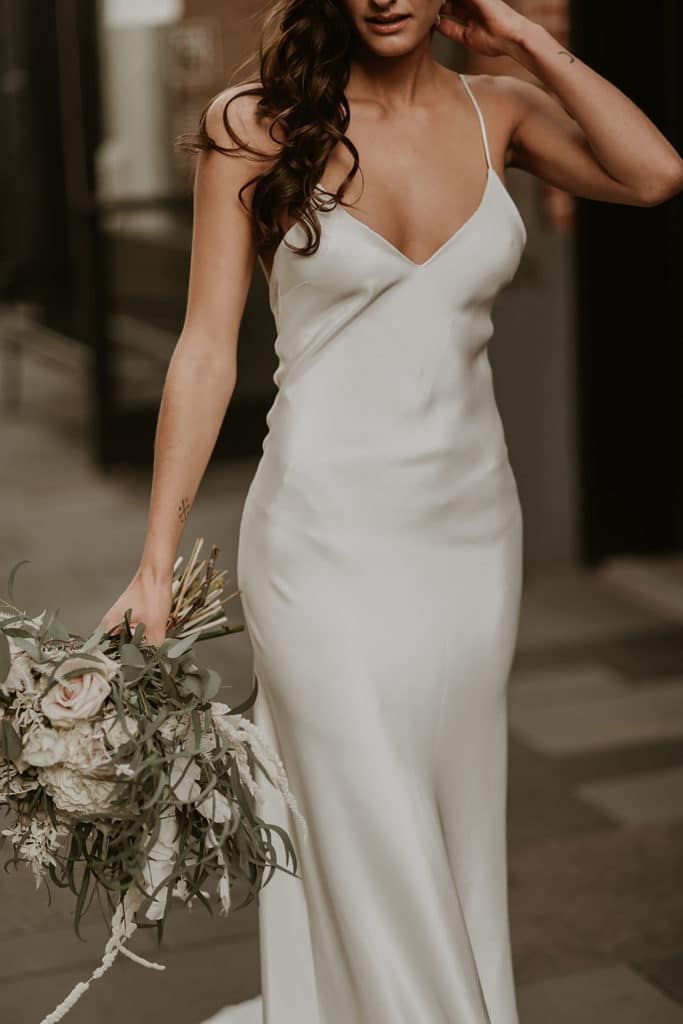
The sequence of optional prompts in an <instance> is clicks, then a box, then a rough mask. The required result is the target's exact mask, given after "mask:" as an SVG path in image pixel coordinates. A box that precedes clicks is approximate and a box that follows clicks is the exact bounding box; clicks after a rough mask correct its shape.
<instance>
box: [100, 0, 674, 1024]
mask: <svg viewBox="0 0 683 1024" xmlns="http://www.w3.org/2000/svg"><path fill="white" fill-rule="evenodd" d="M435 29H436V30H437V31H439V32H442V33H443V34H444V35H446V36H448V37H449V38H451V39H454V40H457V41H459V42H460V43H463V44H464V45H465V46H467V47H469V48H471V49H472V50H473V51H476V52H477V53H479V54H484V55H489V56H498V55H507V56H508V57H512V58H514V59H515V60H516V61H518V62H519V63H520V64H522V65H524V67H526V68H527V69H528V70H530V71H531V72H532V73H533V75H535V76H536V78H537V79H539V80H540V81H541V82H542V83H543V84H544V85H545V86H546V87H547V90H548V91H547V92H546V91H544V90H543V89H540V88H538V87H537V86H535V85H532V84H530V83H529V82H524V81H520V80H518V79H516V78H513V77H495V78H494V77H489V76H473V77H472V78H465V77H461V76H459V75H457V74H455V73H452V72H451V71H449V70H446V69H445V68H444V67H442V66H440V65H438V64H437V63H436V62H435V60H434V59H433V56H432V53H431V48H430V42H431V35H432V33H433V31H434V30H435ZM202 124H203V127H204V129H205V131H204V134H203V138H204V142H203V145H204V146H206V147H208V148H206V149H205V150H202V152H201V153H200V155H199V159H198V163H197V171H196V180H195V225H194V240H193V252H192V266H191V275H190V282H189V295H188V307H187V316H186V320H185V323H184V326H183V330H182V334H181V337H180V339H179V342H178V345H177V348H176V350H175V352H174V355H173V358H172V360H171V364H170V367H169V371H168V378H167V381H166V385H165V389H164V395H163V400H162V404H161V410H160V417H159V424H158V431H157V440H156V461H155V472H154V479H153V487H152V497H151V507H150V517H149V524H148V531H147V536H146V540H145V545H144V550H143V553H142V558H141V564H140V568H139V570H138V572H137V574H136V576H135V578H134V580H133V581H132V582H131V584H130V586H129V587H128V588H127V590H126V591H125V593H124V594H123V595H122V596H121V598H120V599H119V600H118V601H117V602H116V604H115V605H114V606H113V608H112V609H111V610H110V612H109V613H108V614H107V616H105V619H104V620H103V621H104V623H105V624H106V625H114V624H116V623H117V622H120V619H121V615H122V613H123V610H124V609H126V608H128V607H132V608H133V610H134V619H135V620H138V621H143V622H144V623H145V624H146V628H147V636H148V638H149V639H150V640H151V641H152V642H159V641H161V639H162V638H163V632H164V630H163V624H164V622H165V620H166V614H167V611H168V607H169V601H170V598H169V579H170V575H171V569H172V564H173V560H174V555H175V552H176V548H177V545H178V541H179V538H180V535H181V531H182V527H183V524H184V522H185V520H186V518H187V513H188V510H189V508H190V506H191V504H192V501H193V499H194V497H195V494H196V491H197V488H198V486H199V482H200V479H201V477H202V475H203V472H204V469H205V466H206V464H207V461H208V459H209V455H210V453H211V450H212V447H213V444H214V441H215V438H216V435H217V432H218V429H219V426H220V424H221V421H222V418H223V415H224V412H225V409H226V406H227V404H228V402H229V399H230V396H231V394H232V391H233V387H234V384H235V350H236V345H237V336H238V327H239V324H240V319H241V316H242V312H243V308H244V303H245V299H246V295H247V290H248V288H249V284H250V279H251V276H252V273H253V269H254V263H255V259H256V257H257V256H258V257H260V259H261V261H262V265H263V269H264V271H265V272H266V274H267V275H269V279H270V285H269V287H270V301H271V305H272V309H273V312H274V315H275V318H276V321H277V326H278V339H277V342H276V351H277V354H278V356H279V366H278V370H277V372H276V375H275V381H276V383H277V384H278V395H277V398H276V400H275V402H274V404H273V406H272V408H271V410H270V412H269V414H268V435H267V437H266V440H265V442H264V450H263V455H262V458H261V460H260V462H259V465H258V468H257V471H256V475H255V477H254V479H253V481H252V483H251V486H250V488H249V493H248V495H247V498H246V502H245V506H244V511H243V515H242V521H241V525H240V535H239V551H238V564H237V577H238V585H239V587H240V589H241V592H242V598H243V608H244V615H245V621H246V624H247V627H248V630H249V635H250V638H251V641H252V645H253V651H254V668H255V672H256V675H257V677H258V680H259V683H260V694H259V699H258V702H257V705H256V709H255V716H256V721H257V722H258V723H259V724H260V725H261V726H262V727H263V728H264V730H266V731H267V734H268V736H269V738H270V739H271V742H273V743H275V744H277V746H278V749H279V751H280V753H281V756H282V758H283V760H284V763H285V766H286V768H287V770H288V773H289V777H290V781H291V784H292V788H293V790H294V791H295V793H296V794H297V798H298V800H299V803H300V805H301V809H302V812H303V814H304V816H305V817H306V819H307V822H308V826H309V835H308V838H307V839H306V841H304V839H303V836H302V835H300V834H299V832H298V830H297V824H296V822H294V821H292V820H291V819H290V818H289V817H288V816H287V815H286V814H285V812H284V809H283V808H282V807H281V806H279V804H278V803H277V802H276V801H275V800H274V799H273V798H271V797H269V798H267V799H264V802H263V805H262V806H261V808H260V810H261V813H262V814H263V816H264V817H265V818H268V819H270V820H272V821H280V822H281V823H282V824H283V825H284V826H285V827H287V828H288V829H289V831H290V832H291V834H292V835H293V837H294V839H295V842H296V843H297V846H298V848H299V852H300V868H301V876H302V877H301V878H300V879H292V878H291V877H289V876H287V875H285V874H283V873H279V874H278V875H276V876H275V878H273V879H272V881H271V882H270V883H269V884H268V886H267V887H266V888H265V889H264V891H263V893H262V896H261V902H260V924H261V971H262V983H263V984H262V988H263V997H264V1013H265V1021H266V1022H267V1024H456V1022H457V1024H484V1022H491V1024H515V1022H516V1021H517V1011H516V1007H515V996H514V988H513V977H512V969H511V962H510V943H509V935H508V918H507V899H506V865H505V790H506V715H505V708H506V705H505V696H506V683H507V677H508V672H509V668H510V664H511V660H512V655H513V649H514V645H515V639H516V631H517V621H518V609H519V599H520V587H521V542H522V533H521V531H522V522H521V515H520V507H519V500H518V494H517V488H516V484H515V479H514V476H513V473H512V470H511V468H510V464H509V461H508V457H507V446H506V443H505V439H504V434H503V429H502V426H501V422H500V418H499V415H498V410H497V408H496V403H495V399H494V394H493V389H492V383H491V373H490V367H489V363H488V358H487V343H488V341H489V338H490V336H491V331H492V327H491V320H490V310H491V306H492V303H493V301H494V299H495V297H496V295H497V293H498V292H499V290H500V289H501V288H502V287H503V286H504V285H505V284H507V283H508V282H509V281H510V280H511V278H512V277H513V275H514V273H515V271H516V269H517V266H518V263H519V260H520V257H521V254H522V251H523V247H524V244H525V238H526V235H525V229H524V225H523V223H522V221H521V218H520V216H519V214H518V212H517V210H516V207H515V206H514V204H513V202H512V199H511V198H510V196H509V193H508V192H507V191H506V188H505V186H504V184H503V176H504V172H505V167H506V166H515V167H520V168H523V169H525V170H527V171H530V172H531V173H533V174H536V175H538V176H539V177H540V178H542V179H544V180H545V181H547V182H549V183H550V184H551V185H554V186H557V187H559V188H563V189H566V190H568V191H570V192H572V193H574V194H576V195H580V196H587V197H590V198H593V199H597V200H602V201H605V202H617V203H626V204H632V205H641V206H646V205H652V204H655V203H659V202H662V201H663V200H665V199H667V198H668V197H670V196H673V195H674V194H675V193H676V192H678V191H679V190H680V189H681V187H682V184H683V170H682V162H681V159H680V158H679V156H678V155H677V153H676V152H675V151H674V149H673V148H672V147H671V146H670V145H669V144H668V142H667V141H666V139H664V138H663V137H662V135H661V134H660V133H659V131H658V130H657V129H656V127H655V126H654V125H653V124H652V123H651V122H650V121H649V120H648V118H647V117H646V116H645V115H644V114H643V113H642V112H641V111H640V110H639V109H638V108H637V107H635V106H634V105H633V103H631V102H630V101H629V100H628V99H627V98H626V97H625V96H623V95H622V93H620V92H619V91H618V90H617V89H616V88H615V87H613V86H612V85H610V84H609V83H608V82H606V81H605V80H604V79H603V78H601V77H600V76H599V75H598V74H596V73H595V72H594V71H592V70H591V69H590V68H588V67H586V66H585V65H584V64H583V63H582V62H581V61H580V60H579V59H578V58H577V57H576V56H574V55H573V54H571V53H570V52H568V51H567V50H566V49H565V48H564V47H562V46H561V45H560V44H559V43H558V42H557V41H555V40H554V39H553V38H552V36H551V35H549V34H548V33H547V32H546V31H545V30H543V29H541V28H540V27H538V26H537V25H535V24H533V23H531V22H530V21H528V20H527V19H525V18H524V17H522V16H521V15H519V14H518V13H516V12H515V11H513V10H512V8H510V7H509V6H508V5H507V4H506V3H503V2H502V0H469V2H467V3H454V4H444V5H441V6H440V3H439V2H438V0H278V2H276V3H274V4H273V5H272V11H271V14H270V16H269V20H268V26H267V28H266V30H265V33H264V43H263V53H262V62H261V75H260V78H259V80H258V81H257V82H254V83H251V84H250V85H249V86H248V87H246V88H245V87H235V88H232V89H230V90H227V91H226V92H225V93H222V94H221V95H219V96H217V97H215V98H214V99H213V100H212V101H211V103H210V104H209V105H208V107H207V109H206V111H205V112H204V117H203V121H202ZM342 197H343V200H344V204H345V205H344V206H342V205H341V204H340V201H341V199H342Z"/></svg>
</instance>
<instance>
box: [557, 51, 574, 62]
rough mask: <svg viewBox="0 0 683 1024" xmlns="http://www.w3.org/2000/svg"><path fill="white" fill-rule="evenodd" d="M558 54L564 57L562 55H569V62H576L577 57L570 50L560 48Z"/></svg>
mask: <svg viewBox="0 0 683 1024" xmlns="http://www.w3.org/2000/svg"><path fill="white" fill-rule="evenodd" d="M557 56H558V57H562V56H565V57H569V63H570V64H574V62H575V61H576V57H573V56H572V54H571V53H570V52H569V50H558V51H557Z"/></svg>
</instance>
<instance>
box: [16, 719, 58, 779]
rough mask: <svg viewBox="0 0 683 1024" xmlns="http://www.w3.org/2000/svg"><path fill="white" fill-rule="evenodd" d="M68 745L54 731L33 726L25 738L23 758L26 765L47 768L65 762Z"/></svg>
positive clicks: (40, 726)
mask: <svg viewBox="0 0 683 1024" xmlns="http://www.w3.org/2000/svg"><path fill="white" fill-rule="evenodd" d="M65 754H66V744H65V743H64V740H63V739H62V737H61V736H60V735H59V733H58V732H56V731H55V730H54V729H46V728H45V727H44V726H42V725H38V726H33V728H31V729H29V730H28V732H27V733H26V735H25V736H24V743H23V751H22V756H23V760H24V761H25V762H26V764H30V765H33V766H34V767H36V768H47V767H49V766H50V765H53V764H59V762H60V761H63V760H64V757H65Z"/></svg>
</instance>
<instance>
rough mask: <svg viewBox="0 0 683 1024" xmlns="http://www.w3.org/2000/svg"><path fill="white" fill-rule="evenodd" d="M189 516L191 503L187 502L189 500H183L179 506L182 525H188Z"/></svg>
mask: <svg viewBox="0 0 683 1024" xmlns="http://www.w3.org/2000/svg"><path fill="white" fill-rule="evenodd" d="M189 515H190V503H189V501H188V500H187V498H183V500H182V501H181V502H180V504H179V505H178V517H179V518H180V522H181V523H186V522H187V520H188V517H189Z"/></svg>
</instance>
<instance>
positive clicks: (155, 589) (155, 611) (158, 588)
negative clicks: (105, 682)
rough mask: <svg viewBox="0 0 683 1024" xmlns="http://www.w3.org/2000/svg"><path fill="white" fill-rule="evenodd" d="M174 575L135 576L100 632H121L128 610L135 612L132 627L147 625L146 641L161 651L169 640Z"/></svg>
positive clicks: (140, 570) (138, 573) (106, 617)
mask: <svg viewBox="0 0 683 1024" xmlns="http://www.w3.org/2000/svg"><path fill="white" fill-rule="evenodd" d="M171 581H172V573H169V574H168V576H158V575H156V574H152V573H147V572H145V571H144V570H142V569H138V571H137V572H136V574H135V576H134V577H133V579H132V580H131V582H130V583H129V585H128V586H127V587H126V589H125V590H124V591H123V593H122V594H121V596H120V597H119V598H118V600H117V601H116V602H115V603H114V604H113V605H112V606H111V608H110V609H109V611H108V612H107V614H106V615H104V616H103V618H102V619H101V621H100V623H99V628H102V629H104V630H106V631H107V632H109V631H114V632H115V633H116V632H120V631H121V627H122V626H123V616H124V614H125V612H126V611H127V609H128V608H131V609H132V612H131V626H132V627H133V628H135V626H136V625H137V624H138V623H139V622H144V624H145V640H146V642H147V643H150V644H154V645H155V646H156V647H158V646H159V645H160V644H162V643H163V642H164V640H165V638H166V623H167V622H168V617H169V614H170V611H171V604H172V594H171Z"/></svg>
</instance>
